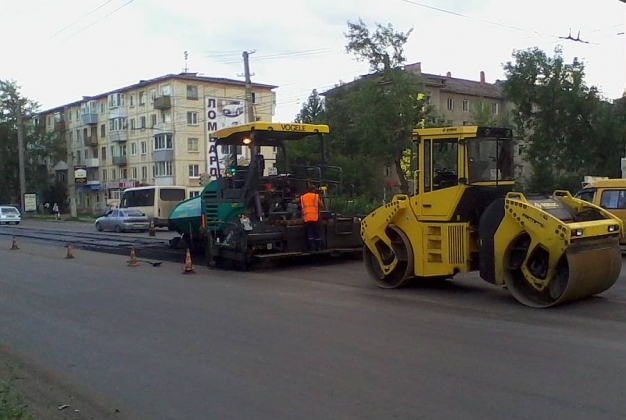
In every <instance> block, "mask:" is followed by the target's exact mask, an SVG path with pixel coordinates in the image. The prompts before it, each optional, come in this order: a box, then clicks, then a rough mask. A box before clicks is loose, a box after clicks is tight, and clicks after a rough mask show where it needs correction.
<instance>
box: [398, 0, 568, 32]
mask: <svg viewBox="0 0 626 420" xmlns="http://www.w3.org/2000/svg"><path fill="white" fill-rule="evenodd" d="M398 1H401V2H404V3H408V4H411V5H413V6H417V7H423V8H425V9H430V10H434V11H437V12H441V13H446V14H449V15H453V16H457V17H462V18H465V19H471V20H477V21H479V22H483V23H486V24H489V25H494V26H499V27H501V28H507V29H513V30H516V31H521V32H532V33H535V34H537V35H539V36H549V37H553V38H556V35H550V34H542V33H540V32H538V31H534V30H530V29H526V28H520V27H518V26H513V25H507V24H505V23H500V22H495V21H492V20H487V19H482V18H477V17H473V16H469V15H465V14H463V13H459V12H455V11H452V10H447V9H442V8H440V7H435V6H429V5H427V4H424V3H418V2H416V1H413V0H398Z"/></svg>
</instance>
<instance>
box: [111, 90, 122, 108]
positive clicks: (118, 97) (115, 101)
mask: <svg viewBox="0 0 626 420" xmlns="http://www.w3.org/2000/svg"><path fill="white" fill-rule="evenodd" d="M108 102H109V108H117V107H118V106H124V94H123V93H114V94H112V95H109V98H108Z"/></svg>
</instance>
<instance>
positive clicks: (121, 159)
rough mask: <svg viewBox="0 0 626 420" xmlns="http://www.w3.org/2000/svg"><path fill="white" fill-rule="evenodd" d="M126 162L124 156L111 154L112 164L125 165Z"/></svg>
mask: <svg viewBox="0 0 626 420" xmlns="http://www.w3.org/2000/svg"><path fill="white" fill-rule="evenodd" d="M126 164H128V159H127V157H126V156H113V165H117V166H125V165H126Z"/></svg>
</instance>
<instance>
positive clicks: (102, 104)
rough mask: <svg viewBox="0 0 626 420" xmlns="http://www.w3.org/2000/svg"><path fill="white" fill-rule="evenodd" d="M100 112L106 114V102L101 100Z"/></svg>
mask: <svg viewBox="0 0 626 420" xmlns="http://www.w3.org/2000/svg"><path fill="white" fill-rule="evenodd" d="M100 113H101V114H104V102H100Z"/></svg>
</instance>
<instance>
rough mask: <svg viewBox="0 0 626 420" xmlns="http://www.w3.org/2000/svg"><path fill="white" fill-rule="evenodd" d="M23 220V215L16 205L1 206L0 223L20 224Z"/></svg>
mask: <svg viewBox="0 0 626 420" xmlns="http://www.w3.org/2000/svg"><path fill="white" fill-rule="evenodd" d="M21 221H22V215H21V214H20V211H19V210H18V209H17V207H14V206H0V224H2V223H8V224H16V225H19V224H20V222H21Z"/></svg>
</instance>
